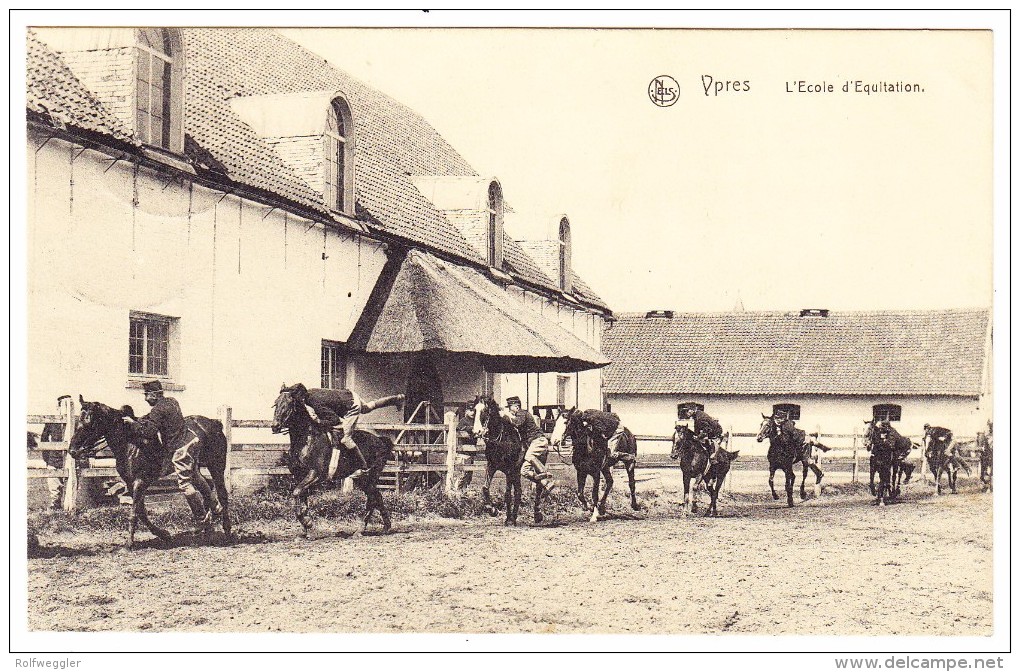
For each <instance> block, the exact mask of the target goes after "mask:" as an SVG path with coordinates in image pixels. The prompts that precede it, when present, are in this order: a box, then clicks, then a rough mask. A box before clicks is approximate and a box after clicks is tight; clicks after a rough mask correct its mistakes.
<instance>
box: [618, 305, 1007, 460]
mask: <svg viewBox="0 0 1020 672" xmlns="http://www.w3.org/2000/svg"><path fill="white" fill-rule="evenodd" d="M991 339H992V336H991V319H990V311H988V310H926V311H893V312H886V311H883V312H834V311H832V312H830V311H828V310H820V309H809V310H801V311H796V312H726V313H680V312H673V311H662V310H660V311H651V312H648V313H622V314H619V315H618V319H617V320H616V321H615V322H613V323H612V324H611V325H610V326H609V327H607V329H606V331H605V334H604V336H603V349H604V352H605V354H606V356H607V357H609V359H611V360H612V361H613V363H612V364H611V365H610V366H609V367H608V368H607V369H606V374H605V385H606V396H607V402H608V404H609V405H610V407H611V408H612V410H613V411H614V412H616V413H618V414H619V415H620V416H621V417H622V418H623V420H624V422H625V423H626V424H627V425H628V426H629V427H630V428H631V429H632V430H634V431H635V432H636V433H637V434H640V435H658V436H662V435H668V434H670V433H671V432H672V427H673V425H674V423H675V421H676V418H677V412H678V407H679V406H680V405H681V404H696V405H699V406H701V407H703V408H704V410H705V411H707V412H708V413H709V414H711V415H713V416H714V417H716V418H718V419H719V420H720V422H721V423H722V425H723V427H725V428H727V429H730V430H732V431H733V432H734V433H749V432H756V431H757V429H758V427H759V426H760V424H761V419H762V418H761V416H762V414H763V413H764V414H771V413H772V412H773V411H774V410H776V409H779V408H782V409H784V410H786V411H787V412H788V413H790V414H791V415H792V416H793V417H794V418H796V419H797V421H798V426H800V427H801V428H803V429H806V430H808V431H811V432H814V431H821V432H823V433H826V434H853V433H855V432H860V431H861V428H862V427H863V423H864V421H865V420H869V419H872V418H879V419H883V420H886V419H887V420H891V421H893V423H894V426H897V427H898V428H899V430H900V431H901V432H903V433H905V434H910V435H914V436H916V435H919V434H921V433H922V428H923V426H924V424H925V423H930V424H938V425H943V426H946V427H949V428H951V429H953V430H954V431H956V432H957V434H958V435H960V436H966V435H971V436H973V434H974V433H975V432H976V431H977V430H979V429H981V428H983V426H984V423H985V422H986V421H987V420H989V419H991V409H992V406H991ZM835 443H840V442H839V441H836V442H835ZM844 443H845V441H844ZM736 445H738V446H739V447H741V449H743V450H751V451H755V450H757V451H759V452H760V451H761V450H762V448H761V447H758V448H757V449H756V448H755V443H754V440H753V439H747V438H743V439H741V440H739V441H737V442H736ZM654 450H656V452H661V451H662V447H661V445H660V446H659V447H657V448H655V449H654Z"/></svg>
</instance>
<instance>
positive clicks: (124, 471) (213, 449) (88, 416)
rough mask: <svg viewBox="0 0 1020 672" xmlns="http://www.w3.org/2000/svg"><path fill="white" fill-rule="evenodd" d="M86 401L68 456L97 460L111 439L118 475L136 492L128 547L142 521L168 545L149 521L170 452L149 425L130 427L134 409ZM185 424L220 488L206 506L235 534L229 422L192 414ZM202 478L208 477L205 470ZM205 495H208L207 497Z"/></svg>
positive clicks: (168, 466)
mask: <svg viewBox="0 0 1020 672" xmlns="http://www.w3.org/2000/svg"><path fill="white" fill-rule="evenodd" d="M78 401H79V402H80V403H81V415H80V416H79V418H78V428H77V429H76V430H75V432H74V436H72V437H71V441H70V443H69V444H68V448H67V449H68V452H69V453H70V454H71V457H73V458H74V459H75V460H83V459H86V458H89V457H94V456H95V454H96V451H97V450H98V448H99V446H98V444H99V443H100V441H101V440H104V439H105V441H106V444H107V445H108V446H109V448H110V450H111V451H113V456H114V458H115V459H116V460H117V473H118V474H120V477H121V478H122V479H123V480H124V482H125V483H126V484H127V486H128V488H129V489H130V492H131V497H132V500H133V505H132V507H131V515H130V518H129V519H128V540H127V547H128V548H132V547H133V546H134V543H135V530H136V529H137V527H138V521H139V520H141V521H142V522H143V523H145V525H146V527H148V528H149V530H151V531H152V533H153V534H154V535H156V536H157V537H159V538H160V539H162V540H163V541H169V540H170V539H171V537H170V533H169V532H167V531H166V530H164V529H163V528H161V527H157V526H156V525H155V524H153V522H152V521H151V520H150V519H149V514H148V512H147V511H146V510H145V491H146V490H147V489H148V487H149V486H150V485H152V484H153V483H154V482H156V481H157V480H159V479H160V478H162V477H163V476H165V475H167V474H169V473H170V471H171V468H172V465H171V463H170V455H169V452H168V451H167V450H166V449H165V448H164V447H163V446H162V444H161V443H160V442H159V439H158V438H157V437H156V436H155V434H150V433H147V432H146V430H145V429H144V427H137V426H136V425H128V424H126V423H125V422H124V418H125V417H134V413H133V412H132V410H131V407H130V406H125V407H123V408H121V409H115V408H112V407H110V406H107V405H105V404H101V403H99V402H96V401H85V400H84V399H83V398H82V397H81V395H79V396H78ZM184 423H185V426H186V427H187V429H188V431H190V432H192V433H193V434H194V435H195V436H196V437H198V440H199V446H198V448H197V450H196V454H197V455H198V463H199V465H200V466H203V467H206V468H208V469H209V473H210V474H211V475H212V480H213V485H214V486H215V490H214V491H213V490H210V498H209V499H208V500H207V501H206V507H207V508H208V509H209V510H210V511H212V512H214V514H218V515H220V516H222V519H221V522H222V525H223V532H224V533H225V534H226V535H227V536H230V515H229V512H228V510H227V484H226V478H225V474H226V467H227V439H226V437H225V436H224V434H223V424H222V423H221V422H220V421H219V420H211V419H209V418H206V417H203V416H201V415H189V416H187V417H186V418H184ZM196 478H204V476H203V475H202V474H201V472H199V473H198V474H197V475H196ZM204 494H205V493H203V495H204Z"/></svg>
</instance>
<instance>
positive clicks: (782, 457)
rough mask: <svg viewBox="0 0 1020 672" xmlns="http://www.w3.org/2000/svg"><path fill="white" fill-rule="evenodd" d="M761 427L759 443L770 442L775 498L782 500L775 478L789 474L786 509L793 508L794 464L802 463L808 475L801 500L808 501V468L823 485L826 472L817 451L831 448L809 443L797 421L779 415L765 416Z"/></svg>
mask: <svg viewBox="0 0 1020 672" xmlns="http://www.w3.org/2000/svg"><path fill="white" fill-rule="evenodd" d="M761 417H762V423H761V428H759V430H758V437H757V439H758V443H761V442H762V441H764V440H765V439H768V440H769V451H768V455H767V457H768V460H769V489H771V490H772V499H779V494H778V493H776V486H775V476H776V471H778V470H780V469H782V470H783V473H784V474H785V475H786V506H788V507H792V506H793V484H794V482H795V481H796V480H797V476H796V474H794V472H793V465H795V464H796V463H798V462H800V463H801V464H803V465H804V472H803V474H802V475H801V479H800V498H801V499H807V491H806V490H805V484H806V483H807V474H808V469H810V470H811V471H813V472H814V474H815V484H816V485H817V484H819V483H821V482H822V476H824V475H825V474H823V473H822V470H821V469H820V468H819V466H818V458H817V457H816V456H815V449H816V448H817V449H819V450H822V451H828V450H829V448H827V447H826V446H823V445H822V444H820V443H818V442H817V441H813V440H808V438H807V433H806V432H805V431H804V430H803V429H797V427H796V426H794V423H793V420H789V419H787V420H783V419H781V418H777V417H776V416H775V414H772V415H765V414H764V413H762V416H761Z"/></svg>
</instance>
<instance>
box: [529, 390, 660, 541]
mask: <svg viewBox="0 0 1020 672" xmlns="http://www.w3.org/2000/svg"><path fill="white" fill-rule="evenodd" d="M619 431H620V432H621V433H622V436H621V437H620V443H619V451H620V453H621V456H620V457H614V458H612V459H611V458H610V455H609V441H608V440H607V439H606V438H605V437H604V436H602V435H601V434H600V433H599V432H597V431H594V430H593V429H592V428H591V427H589V426H587V425H586V424H585V422H584V419H583V418H582V414H581V411H578V410H577V409H576V408H571V409H570V410H567V411H563V412H562V413H560V415H559V417H557V418H556V424H555V425H554V426H553V431H552V435H551V436H550V437H549V440H550V442H551V443H552V444H553V446H559V445H560V444H561V443H563V439H564V438H567V437H569V438H570V440H571V443H572V444H573V454H572V455H571V462H572V463H573V464H574V470H575V471H576V472H577V501H578V502H580V503H581V508H584V509H587V508H588V502H587V500H586V499H585V496H584V486H585V485H587V483H588V477H589V476H591V479H592V488H591V519H590V520H591V522H593V523H594V522H597V521H598V519H599V516H600V515H602V516H604V515H606V499H608V497H609V491H610V490H612V489H613V474H612V471H611V470H612V467H613V465H615V464H616V463H617V462H622V463H623V466H624V468H625V469H626V470H627V481H628V483H629V484H630V508H632V509H634V510H635V511H637V510H638V509H639V508H640V507H639V506H638V503H637V497H636V495H635V493H634V466H635V463H636V462H637V440H636V439H635V438H634V434H633V433H632V432H631V431H630V430H629V429H627V428H626V427H620V428H619ZM600 476H601V477H602V478H604V479H605V481H606V487H605V492H603V493H602V498H601V499H599V477H600Z"/></svg>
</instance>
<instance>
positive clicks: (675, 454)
mask: <svg viewBox="0 0 1020 672" xmlns="http://www.w3.org/2000/svg"><path fill="white" fill-rule="evenodd" d="M739 454H740V451H737V450H735V451H732V452H731V451H728V450H726V449H725V448H719V449H718V450H717V451H715V454H714V455H713V453H712V450H711V449H710V448H709V446H706V445H705V444H704V443H702V442H701V441H698V439H697V437H696V436H695V434H694V431H693V430H692V429H691V428H690V427H687V426H685V425H682V424H678V425H676V428H675V429H674V431H673V449H672V450H671V451H670V454H669V456H670V457H671V458H673V459H674V460H680V470H681V471H682V472H683V477H684V503H683V508H682V510H683V513H684V514H685V515H686V514H687V513H688V511H689V512H690V513H697V511H698V496H697V493H698V486H699V485H700V484H701V483H704V484H705V490H707V491H708V494H709V497H710V498H711V501H710V502H709V505H708V509H707V510H706V511H705V515H706V516H709V515H719V511H718V509H717V508H716V506H717V503H718V501H719V491H720V490H721V489H722V484H723V481H724V480H725V479H726V474H728V473H729V471H730V463H731V462H733V460H735V459H737V455H739ZM712 459H715V460H716V461H715V462H712ZM692 479H693V480H694V488H693V491H692V489H691V480H692Z"/></svg>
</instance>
